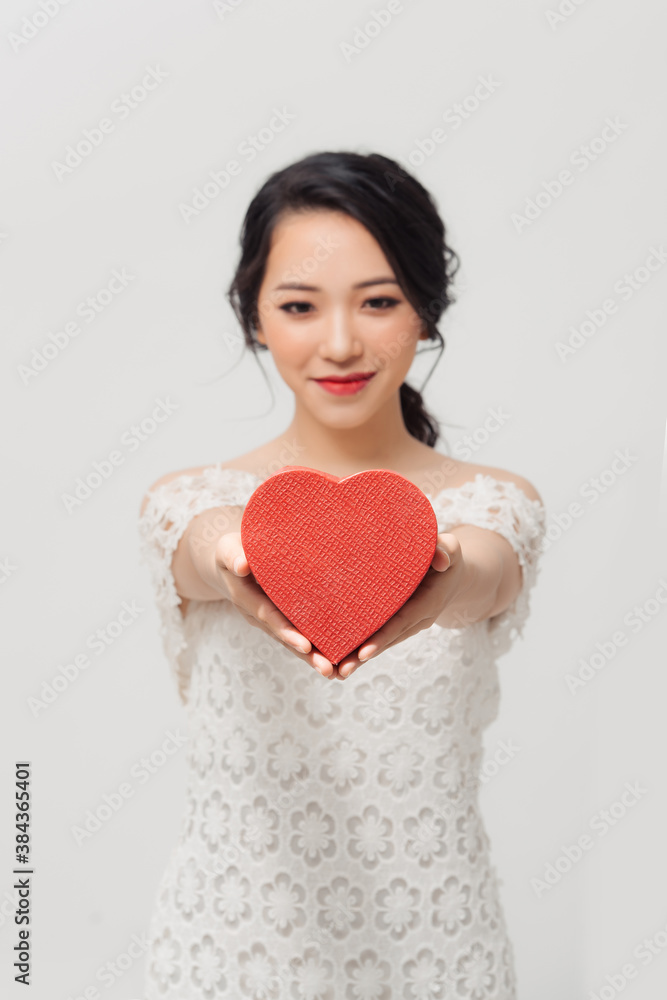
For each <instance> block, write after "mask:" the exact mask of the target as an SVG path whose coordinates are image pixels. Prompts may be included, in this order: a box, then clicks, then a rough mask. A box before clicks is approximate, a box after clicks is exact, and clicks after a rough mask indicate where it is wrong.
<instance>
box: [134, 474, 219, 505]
mask: <svg viewBox="0 0 667 1000" xmlns="http://www.w3.org/2000/svg"><path fill="white" fill-rule="evenodd" d="M205 468H206V466H205V465H199V466H193V467H192V468H189V469H178V470H177V471H176V472H166V473H165V474H164V476H160V478H159V479H156V480H155V482H154V483H152V484H151V486H149V487H148V490H147V491H146V493H145V495H144V497H143V499H142V501H141V509H140V511H139V515H140V516H141V515H142V514H143V512H144V511H145V509H146V505H147V504H148V500H149V498H150V494H151V493H154V492H155V490H157V489H159V488H160V486H165V485H166V484H167V483H170V482H172V481H173V480H174V479H179V478H180V477H181V476H199V475H201V473H202V472H203V471H204V469H205Z"/></svg>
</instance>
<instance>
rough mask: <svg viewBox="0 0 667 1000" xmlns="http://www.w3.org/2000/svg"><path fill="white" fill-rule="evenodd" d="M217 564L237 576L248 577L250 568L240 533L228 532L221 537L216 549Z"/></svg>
mask: <svg viewBox="0 0 667 1000" xmlns="http://www.w3.org/2000/svg"><path fill="white" fill-rule="evenodd" d="M215 562H216V565H217V566H218V567H219V568H221V569H226V570H228V571H229V572H230V573H234V575H235V576H247V575H248V573H249V572H250V566H249V564H248V560H247V559H246V556H245V552H244V551H243V544H242V543H241V532H240V531H228V532H226V533H225V534H224V535H222V536H221V537H220V539H219V540H218V544H217V546H216V549H215Z"/></svg>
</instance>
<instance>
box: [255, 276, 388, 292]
mask: <svg viewBox="0 0 667 1000" xmlns="http://www.w3.org/2000/svg"><path fill="white" fill-rule="evenodd" d="M397 284H398V281H397V280H396V278H369V279H368V281H359V282H358V283H357V284H356V285H353V286H352V287H353V288H368V286H369V285H397ZM281 288H284V289H292V290H294V291H300V292H321V291H322V289H321V288H320V287H319V286H318V285H304V284H303V283H302V282H299V281H288V282H285V283H283V284H281V285H276V287H275V291H278V290H279V289H281Z"/></svg>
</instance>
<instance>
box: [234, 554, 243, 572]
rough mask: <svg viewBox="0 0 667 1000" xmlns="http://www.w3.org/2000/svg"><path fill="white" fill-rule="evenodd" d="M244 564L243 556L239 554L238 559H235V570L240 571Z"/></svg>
mask: <svg viewBox="0 0 667 1000" xmlns="http://www.w3.org/2000/svg"><path fill="white" fill-rule="evenodd" d="M242 565H243V559H242V557H241V556H237V557H236V559H235V560H234V572H235V573H238V572H239V570H240V568H241V566H242Z"/></svg>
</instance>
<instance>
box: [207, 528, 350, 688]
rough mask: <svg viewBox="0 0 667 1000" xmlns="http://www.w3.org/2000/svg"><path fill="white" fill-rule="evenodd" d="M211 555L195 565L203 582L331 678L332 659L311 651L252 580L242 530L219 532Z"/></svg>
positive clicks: (323, 674) (307, 642)
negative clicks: (205, 563) (243, 544)
mask: <svg viewBox="0 0 667 1000" xmlns="http://www.w3.org/2000/svg"><path fill="white" fill-rule="evenodd" d="M212 555H213V558H212V561H211V560H210V559H209V563H208V565H201V564H200V565H198V566H197V569H198V572H199V574H200V576H201V577H202V579H203V580H204V582H205V583H208V584H209V586H211V587H214V588H215V589H217V590H218V591H222V593H223V596H224V597H226V598H228V599H229V600H230V601H231V602H232V604H233V605H234V606H235V607H237V608H238V609H239V611H240V612H241V614H242V615H243V616H244V618H245V619H246V620H247V621H249V622H250V624H251V625H255V626H256V627H257V628H260V629H262V631H264V632H266V633H267V634H268V635H270V636H273V638H274V639H277V640H278V642H280V643H281V644H282V645H283V646H285V647H286V648H287V649H289V650H290V651H291V652H292V653H294V655H295V656H298V657H299V659H301V660H305V661H306V663H308V664H309V665H310V666H311V667H313V668H314V669H315V670H317V671H318V672H319V673H320V674H322V676H323V677H331V675H332V674H333V673H334V667H333V664H332V663H331V661H330V660H327V658H326V656H324V655H323V654H322V653H320V652H319V650H313V646H312V643H311V642H310V641H309V640H308V639H307V638H306V637H305V635H302V634H301V633H300V632H298V631H297V630H296V629H295V628H294V626H293V625H292V623H291V622H290V621H289V620H288V619H287V618H286V617H285V616H284V614H283V613H282V611H280V610H279V608H277V607H276V605H275V604H274V603H273V601H272V600H271V599H270V598H269V597H267V595H266V594H265V593H264V591H263V590H262V588H261V587H260V585H259V584H258V583H257V581H256V580H255V578H254V576H253V575H252V573H251V572H250V566H249V565H248V560H247V559H246V557H245V553H244V551H243V546H242V544H241V533H240V532H239V531H228V532H226V533H225V534H224V535H221V536H220V538H219V539H218V542H217V544H216V546H215V548H214V550H213V553H212ZM200 563H201V561H200Z"/></svg>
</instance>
